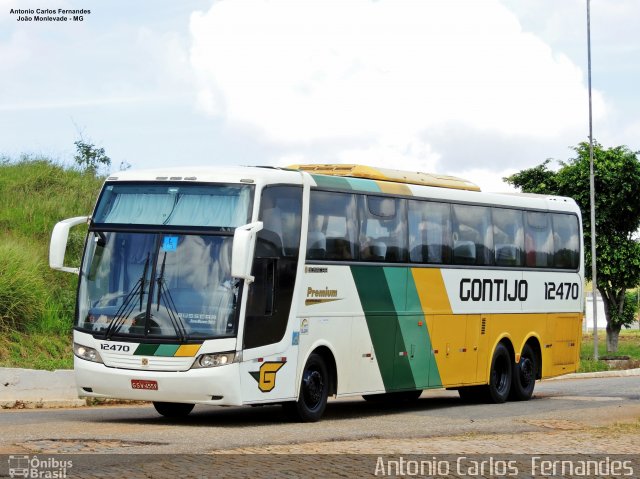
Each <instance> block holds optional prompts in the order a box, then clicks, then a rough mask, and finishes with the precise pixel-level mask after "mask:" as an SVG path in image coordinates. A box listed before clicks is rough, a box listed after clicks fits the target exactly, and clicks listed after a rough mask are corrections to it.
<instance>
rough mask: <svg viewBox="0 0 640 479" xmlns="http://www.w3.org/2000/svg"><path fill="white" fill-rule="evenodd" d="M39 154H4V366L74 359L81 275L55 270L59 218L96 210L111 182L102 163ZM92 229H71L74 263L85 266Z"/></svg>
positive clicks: (0, 319) (47, 365)
mask: <svg viewBox="0 0 640 479" xmlns="http://www.w3.org/2000/svg"><path fill="white" fill-rule="evenodd" d="M78 165H79V166H78V167H74V168H71V167H65V166H62V165H60V164H57V163H56V162H55V161H53V160H51V159H49V158H45V157H37V156H22V157H20V158H17V159H15V158H8V157H0V366H4V367H23V368H24V367H26V368H36V369H58V368H68V367H70V366H71V364H72V353H71V324H72V316H73V311H74V308H75V290H76V285H77V277H76V276H74V275H70V274H62V273H58V272H55V271H52V270H50V269H49V259H48V254H49V238H50V235H51V231H52V229H53V226H54V225H55V223H57V222H58V221H60V220H62V219H65V218H69V217H72V216H80V215H86V214H88V213H89V212H90V211H91V208H92V207H93V204H94V202H95V198H96V195H97V193H98V190H99V188H100V185H101V183H102V181H103V178H102V177H101V176H99V174H98V170H97V169H95V168H86V167H82V165H80V164H79V163H78ZM85 233H86V230H85V231H83V229H82V228H75V231H72V232H71V234H70V242H69V248H68V249H67V263H68V264H73V265H78V264H79V263H80V255H81V251H82V246H83V241H84V235H85Z"/></svg>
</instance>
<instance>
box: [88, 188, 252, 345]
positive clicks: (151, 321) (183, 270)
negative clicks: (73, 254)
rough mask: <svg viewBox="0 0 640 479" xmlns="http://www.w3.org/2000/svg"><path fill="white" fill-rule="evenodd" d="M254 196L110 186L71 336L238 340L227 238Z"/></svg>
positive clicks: (244, 191) (239, 191)
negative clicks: (74, 332)
mask: <svg viewBox="0 0 640 479" xmlns="http://www.w3.org/2000/svg"><path fill="white" fill-rule="evenodd" d="M252 196H253V186H251V185H238V184H190V183H180V182H167V183H161V184H159V183H157V182H155V183H133V182H127V183H125V182H122V183H118V182H113V183H109V182H108V183H107V184H106V185H105V188H104V190H103V193H102V195H101V196H100V199H99V201H98V205H97V206H96V211H95V215H94V217H93V222H92V226H91V229H90V233H89V238H88V241H87V248H86V252H85V256H84V260H83V264H82V267H81V273H80V289H79V298H78V317H77V321H76V328H77V329H79V330H82V331H87V332H91V333H92V334H98V335H100V336H103V337H105V338H107V339H110V338H112V337H123V336H132V337H145V338H154V337H155V338H162V339H175V340H181V341H184V340H188V339H199V338H215V337H225V336H234V335H235V334H236V329H237V324H236V314H235V307H236V301H237V295H238V286H237V284H236V281H234V280H233V279H232V278H231V244H232V240H233V238H232V237H231V233H232V231H233V229H234V228H236V227H238V226H241V225H243V224H246V223H247V222H248V220H249V218H250V216H251V200H252Z"/></svg>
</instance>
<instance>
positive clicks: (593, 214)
mask: <svg viewBox="0 0 640 479" xmlns="http://www.w3.org/2000/svg"><path fill="white" fill-rule="evenodd" d="M587 71H588V79H589V198H590V201H591V290H592V300H593V359H595V360H596V361H597V360H598V299H597V292H598V281H597V271H596V189H595V184H594V183H595V179H594V174H593V110H592V105H591V0H587Z"/></svg>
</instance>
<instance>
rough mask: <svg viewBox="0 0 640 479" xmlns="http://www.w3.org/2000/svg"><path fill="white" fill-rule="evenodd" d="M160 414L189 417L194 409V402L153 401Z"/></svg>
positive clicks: (172, 416)
mask: <svg viewBox="0 0 640 479" xmlns="http://www.w3.org/2000/svg"><path fill="white" fill-rule="evenodd" d="M153 407H154V408H156V411H158V413H159V414H161V415H162V416H164V417H169V418H180V417H187V416H188V415H189V413H190V412H191V411H192V410H193V407H194V404H184V403H178V402H157V401H154V402H153Z"/></svg>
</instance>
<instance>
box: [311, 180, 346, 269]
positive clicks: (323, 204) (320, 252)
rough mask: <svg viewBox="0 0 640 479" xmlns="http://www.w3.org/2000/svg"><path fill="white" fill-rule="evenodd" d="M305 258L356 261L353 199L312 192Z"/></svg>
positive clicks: (331, 193) (322, 192)
mask: <svg viewBox="0 0 640 479" xmlns="http://www.w3.org/2000/svg"><path fill="white" fill-rule="evenodd" d="M310 201H311V206H310V211H309V229H308V232H307V259H308V260H329V261H350V260H354V259H355V258H356V248H355V244H356V238H357V231H358V228H357V214H356V212H357V210H356V198H355V196H354V195H352V194H348V193H335V192H330V191H311V200H310Z"/></svg>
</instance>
